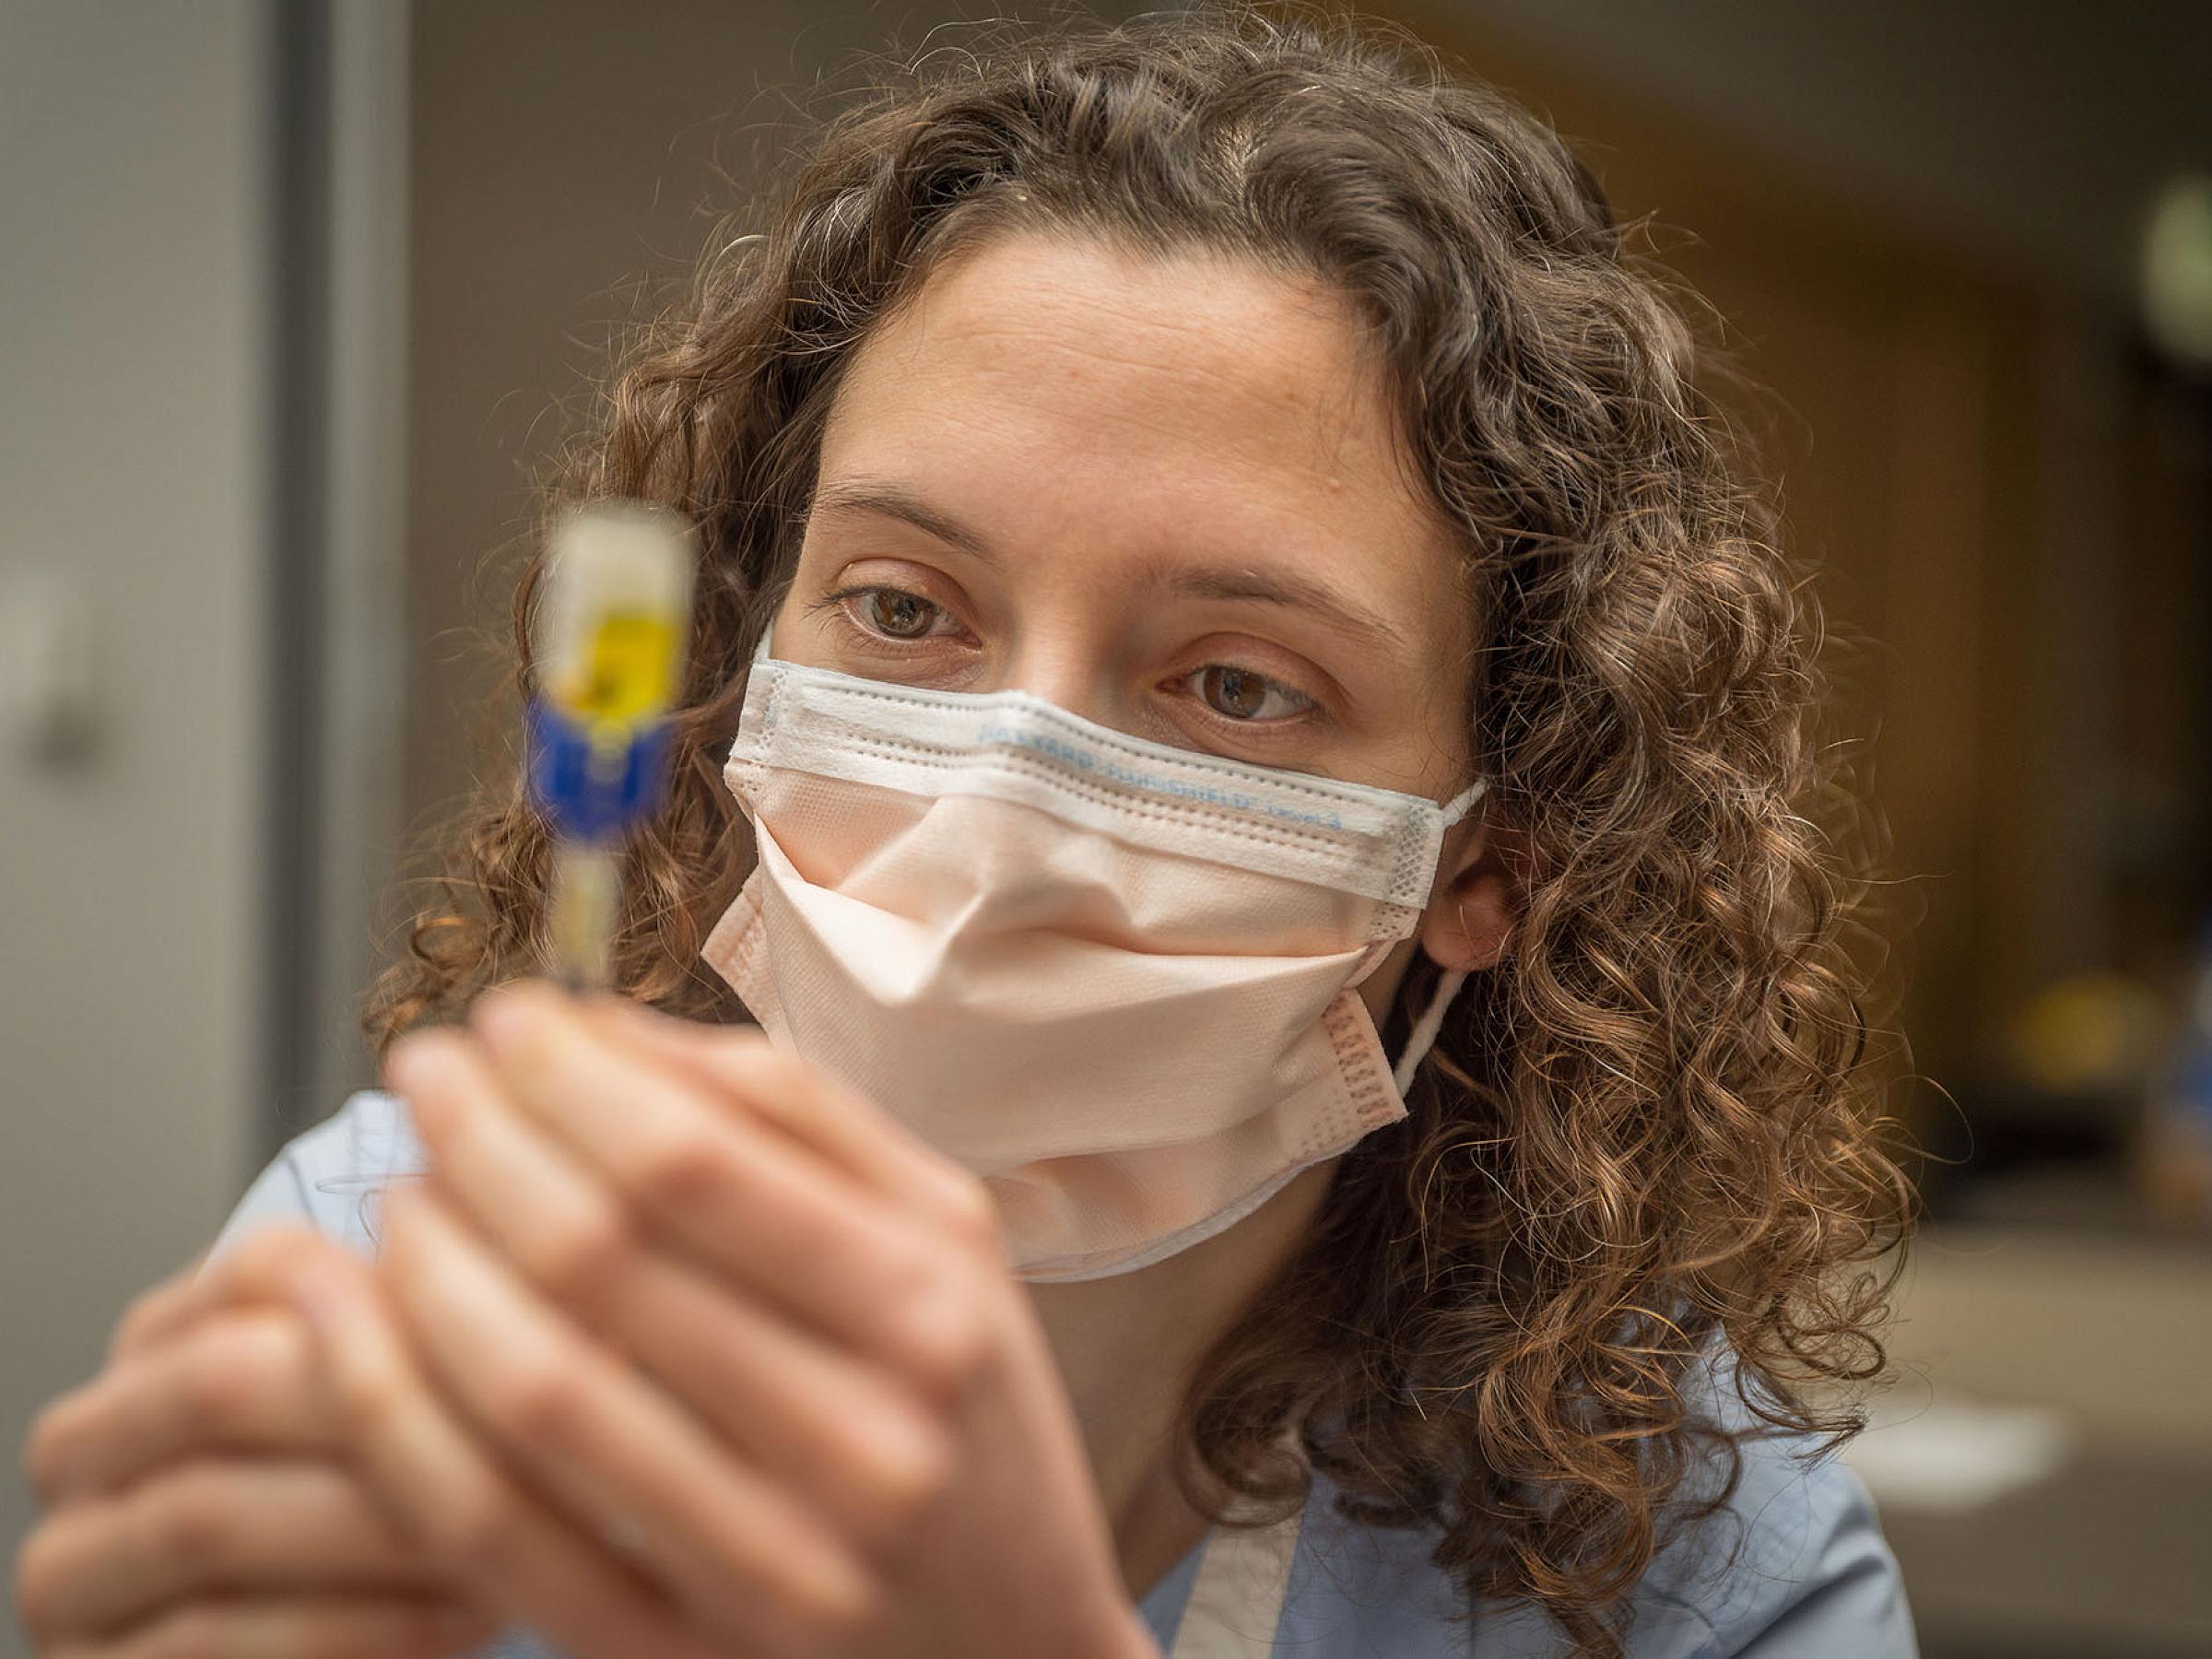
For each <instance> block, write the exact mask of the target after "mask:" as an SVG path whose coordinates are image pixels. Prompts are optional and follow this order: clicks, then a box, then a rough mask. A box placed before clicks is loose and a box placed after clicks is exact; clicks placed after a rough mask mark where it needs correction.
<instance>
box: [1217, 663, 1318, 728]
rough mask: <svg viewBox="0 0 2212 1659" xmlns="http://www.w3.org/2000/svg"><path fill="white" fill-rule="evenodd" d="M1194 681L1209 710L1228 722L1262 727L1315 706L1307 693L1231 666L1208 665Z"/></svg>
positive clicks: (1247, 669)
mask: <svg viewBox="0 0 2212 1659" xmlns="http://www.w3.org/2000/svg"><path fill="white" fill-rule="evenodd" d="M1192 678H1193V679H1194V680H1197V681H1198V682H1199V691H1198V695H1199V696H1200V697H1201V698H1203V699H1205V700H1206V707H1208V708H1209V709H1211V710H1213V711H1214V712H1215V713H1217V714H1219V715H1220V716H1222V717H1223V718H1224V719H1226V720H1232V721H1240V722H1243V721H1249V722H1253V723H1254V724H1259V723H1262V722H1264V721H1265V720H1271V719H1286V718H1288V717H1291V716H1294V715H1298V714H1302V713H1304V712H1306V711H1307V710H1309V709H1311V708H1312V707H1313V706H1314V705H1313V700H1312V698H1310V697H1308V696H1307V695H1306V694H1305V693H1304V692H1302V691H1294V690H1292V689H1291V688H1289V687H1288V686H1286V685H1283V684H1282V683H1281V682H1280V681H1277V680H1271V679H1269V678H1267V677H1266V676H1265V675H1261V674H1254V673H1253V671H1252V670H1251V669H1249V668H1239V667H1236V666H1234V665H1231V664H1228V663H1208V664H1207V665H1206V666H1205V667H1203V668H1201V669H1199V670H1198V672H1197V673H1195V674H1194V675H1193V676H1192Z"/></svg>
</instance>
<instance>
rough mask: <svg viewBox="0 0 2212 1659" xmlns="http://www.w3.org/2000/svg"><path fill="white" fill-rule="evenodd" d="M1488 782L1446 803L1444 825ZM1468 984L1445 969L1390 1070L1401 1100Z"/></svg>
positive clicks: (1459, 972)
mask: <svg viewBox="0 0 2212 1659" xmlns="http://www.w3.org/2000/svg"><path fill="white" fill-rule="evenodd" d="M1489 782H1490V781H1489V779H1488V778H1477V779H1476V780H1475V782H1472V783H1470V784H1468V785H1467V786H1466V788H1465V789H1463V790H1461V791H1460V792H1459V794H1455V795H1453V797H1452V798H1451V799H1450V800H1449V801H1447V802H1445V803H1444V823H1445V824H1446V825H1447V826H1450V825H1453V824H1456V823H1457V822H1459V820H1460V819H1461V818H1465V816H1466V813H1467V808H1468V807H1470V806H1474V805H1475V803H1476V802H1477V800H1479V799H1480V798H1481V796H1482V792H1483V791H1484V790H1485V789H1487V788H1488V787H1489ZM1466 982H1467V973H1466V970H1465V969H1464V968H1450V969H1446V970H1445V971H1444V976H1443V978H1441V979H1440V980H1438V981H1437V982H1436V989H1435V991H1434V992H1432V993H1431V994H1430V997H1429V1006H1428V1007H1426V1008H1425V1009H1423V1010H1422V1011H1421V1017H1420V1018H1418V1019H1417V1020H1416V1021H1414V1025H1413V1031H1412V1033H1411V1034H1410V1035H1409V1036H1407V1038H1406V1052H1405V1053H1402V1054H1400V1055H1399V1056H1398V1063H1397V1065H1394V1066H1393V1067H1391V1072H1390V1080H1391V1082H1392V1083H1393V1084H1394V1085H1395V1086H1396V1088H1397V1091H1398V1099H1400V1100H1404V1099H1405V1098H1406V1090H1407V1089H1408V1088H1412V1087H1413V1074H1414V1072H1415V1071H1416V1070H1417V1069H1418V1067H1419V1066H1420V1064H1421V1062H1422V1061H1423V1060H1425V1059H1427V1058H1428V1057H1429V1051H1430V1049H1432V1048H1434V1047H1435V1046H1436V1036H1437V1033H1438V1032H1439V1031H1441V1030H1443V1029H1444V1010H1445V1009H1447V1008H1449V1007H1450V1006H1452V999H1453V997H1455V996H1457V995H1458V994H1459V988H1460V987H1461V986H1462V985H1464V984H1465V983H1466Z"/></svg>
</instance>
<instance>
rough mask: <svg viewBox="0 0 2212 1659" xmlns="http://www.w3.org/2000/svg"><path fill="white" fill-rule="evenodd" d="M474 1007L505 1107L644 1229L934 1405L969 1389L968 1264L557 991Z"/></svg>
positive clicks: (967, 1258)
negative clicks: (606, 1189)
mask: <svg viewBox="0 0 2212 1659" xmlns="http://www.w3.org/2000/svg"><path fill="white" fill-rule="evenodd" d="M479 1008H480V1009H481V1012H480V1014H479V1015H478V1019H479V1022H480V1023H481V1025H482V1026H483V1027H484V1028H485V1030H486V1038H485V1046H486V1048H487V1049H488V1051H489V1053H490V1058H491V1065H492V1069H493V1070H494V1071H495V1072H496V1073H497V1075H498V1078H499V1081H500V1083H501V1084H502V1085H504V1089H505V1093H506V1095H507V1097H508V1098H509V1099H511V1100H513V1102H514V1103H515V1104H516V1106H518V1107H519V1108H520V1109H521V1110H522V1111H523V1112H524V1113H525V1114H526V1115H528V1116H529V1117H531V1118H533V1119H534V1120H535V1122H536V1123H538V1124H540V1125H541V1126H542V1127H543V1128H544V1129H545V1130H546V1131H547V1134H548V1135H552V1136H553V1137H554V1138H555V1139H556V1140H558V1141H559V1142H560V1143H561V1144H562V1145H563V1146H565V1147H568V1149H569V1150H570V1151H571V1153H573V1154H574V1155H575V1156H576V1157H577V1158H578V1159H579V1160H580V1161H581V1162H582V1163H583V1164H584V1165H585V1166H586V1167H587V1168H589V1169H591V1170H592V1171H594V1174H595V1175H596V1176H597V1177H598V1178H599V1179H600V1180H602V1181H604V1182H606V1183H607V1184H608V1185H610V1186H611V1187H612V1188H613V1189H614V1190H615V1191H616V1192H618V1193H619V1194H621V1195H622V1197H623V1199H624V1200H625V1202H626V1203H627V1204H628V1205H629V1209H630V1212H631V1213H632V1214H633V1215H635V1216H637V1217H639V1218H641V1221H642V1223H643V1224H644V1225H645V1226H646V1227H647V1228H649V1229H651V1230H653V1231H656V1232H660V1233H664V1234H665V1235H666V1236H668V1237H669V1238H670V1239H671V1240H672V1241H674V1242H676V1243H677V1244H678V1245H679V1246H680V1247H681V1249H682V1250H683V1251H684V1252H686V1253H688V1254H690V1255H692V1256H693V1257H694V1258H695V1259H697V1260H698V1261H699V1262H700V1263H701V1264H702V1265H705V1266H707V1267H708V1268H710V1269H712V1271H713V1272H715V1273H716V1274H718V1275H720V1276H721V1277H724V1278H726V1279H728V1280H729V1281H730V1282H732V1283H734V1284H736V1285H738V1286H740V1287H742V1288H746V1289H747V1290H749V1291H751V1292H752V1293H753V1294H755V1295H757V1296H759V1298H760V1299H761V1300H763V1301H764V1302H765V1303H767V1305H769V1306H770V1307H771V1308H775V1309H777V1310H779V1311H781V1312H783V1313H785V1314H787V1315H788V1316H789V1317H791V1318H793V1319H794V1320H796V1321H799V1322H800V1323H802V1324H806V1325H807V1326H809V1327H811V1328H815V1329H818V1330H821V1331H823V1332H825V1333H826V1334H827V1335H830V1337H832V1338H833V1339H835V1340H836V1341H838V1342H840V1343H842V1344H844V1345H845V1346H847V1347H850V1348H852V1349H853V1351H855V1352H856V1353H859V1354H862V1355H865V1356H869V1357H872V1358H875V1359H879V1360H881V1361H883V1362H884V1363H885V1364H886V1365H888V1367H890V1368H891V1369H892V1371H894V1372H895V1373H896V1374H898V1375H900V1376H901V1377H903V1378H906V1379H909V1380H911V1381H912V1382H914V1383H916V1384H917V1385H918V1386H920V1387H922V1388H924V1390H926V1391H928V1392H929V1393H931V1394H940V1395H941V1394H952V1393H955V1392H957V1390H958V1389H959V1386H960V1385H961V1384H962V1383H964V1382H965V1381H966V1379H967V1377H968V1375H969V1373H970V1371H971V1368H972V1366H973V1365H974V1364H975V1362H976V1361H977V1359H978V1358H979V1356H980V1355H981V1353H982V1351H983V1349H984V1347H985V1345H986V1338H987V1334H986V1333H985V1332H984V1331H983V1330H982V1328H981V1325H980V1322H979V1321H978V1320H977V1318H976V1317H975V1306H974V1303H975V1297H974V1286H973V1278H974V1275H975V1273H976V1271H977V1264H976V1262H975V1260H974V1258H973V1256H972V1255H970V1254H968V1253H965V1252H964V1251H963V1250H961V1249H959V1248H957V1247H955V1246H953V1245H951V1244H949V1243H948V1242H947V1241H945V1240H943V1239H941V1238H939V1237H937V1236H936V1235H935V1233H933V1232H932V1231H931V1230H930V1229H929V1228H928V1227H927V1226H926V1225H925V1224H924V1222H922V1221H921V1220H920V1219H919V1218H913V1217H910V1216H906V1215H902V1214H900V1212H899V1211H898V1210H896V1209H895V1208H893V1207H892V1206H890V1205H888V1204H887V1203H886V1202H885V1201H884V1199H883V1197H882V1195H881V1194H877V1193H876V1192H874V1191H873V1190H871V1189H870V1188H869V1187H868V1186H867V1185H866V1183H865V1182H862V1181H860V1180H859V1179H858V1178H856V1177H855V1176H853V1174H852V1173H851V1172H850V1171H845V1170H842V1169H840V1168H836V1167H834V1166H832V1165H830V1163H828V1162H826V1161H825V1160H824V1159H821V1158H819V1157H818V1156H815V1155H814V1154H812V1153H811V1152H808V1151H806V1150H805V1149H804V1148H802V1147H797V1146H794V1144H792V1142H791V1141H790V1140H789V1139H788V1138H787V1137H785V1136H782V1135H775V1134H771V1133H770V1132H769V1131H768V1130H767V1129H766V1127H765V1126H764V1125H763V1124H760V1123H759V1121H758V1120H757V1119H756V1118H755V1117H754V1116H753V1115H752V1114H751V1113H749V1112H745V1111H741V1110H732V1109H731V1108H730V1107H729V1106H728V1105H727V1104H723V1103H718V1102H717V1100H715V1099H714V1098H713V1097H711V1096H709V1095H708V1094H707V1093H706V1092H705V1091H704V1090H703V1089H702V1088H700V1086H699V1085H698V1084H696V1083H693V1082H690V1081H688V1080H687V1079H685V1078H684V1077H680V1076H678V1075H677V1074H676V1073H675V1072H673V1071H671V1070H667V1069H665V1068H663V1067H662V1066H660V1065H657V1064H655V1065H640V1064H639V1063H638V1061H637V1059H636V1057H635V1056H633V1055H631V1054H629V1053H626V1052H624V1051H623V1050H621V1049H619V1048H618V1047H616V1046H615V1045H613V1044H612V1043H611V1042H609V1041H608V1040H607V1039H606V1037H605V1036H603V1035H602V1034H600V1033H599V1032H598V1031H596V1030H593V1029H591V1028H590V1027H589V1026H588V1025H587V1024H586V1022H584V1021H582V1020H581V1019H579V1018H574V1016H573V1013H572V1004H571V1003H570V1002H569V1000H568V999H566V998H563V997H562V996H561V995H560V994H559V993H558V992H556V991H553V990H551V989H550V988H548V987H542V986H511V987H506V988H504V989H503V990H502V992H501V994H500V997H499V998H498V999H497V1000H496V1001H495V1000H492V999H489V998H486V999H479ZM464 1041H466V1039H465V1038H463V1037H461V1036H460V1035H459V1034H457V1033H451V1032H442V1033H434V1034H433V1033H425V1034H424V1039H423V1041H422V1042H421V1043H420V1044H419V1045H417V1046H414V1047H412V1048H411V1049H410V1052H409V1053H408V1055H407V1060H408V1061H409V1062H418V1061H420V1060H421V1059H422V1058H424V1057H425V1056H426V1055H429V1054H431V1053H441V1054H450V1053H451V1052H452V1049H453V1044H455V1043H456V1042H464ZM394 1069H395V1072H398V1073H399V1074H400V1077H401V1087H402V1088H403V1089H405V1088H411V1087H412V1086H413V1084H412V1081H411V1080H414V1079H418V1078H419V1077H420V1074H419V1072H418V1070H417V1069H416V1067H415V1066H414V1065H407V1066H406V1068H405V1069H404V1070H403V1069H402V1067H401V1061H400V1056H399V1055H398V1054H397V1053H395V1054H394ZM411 1098H412V1096H411V1095H410V1099H411Z"/></svg>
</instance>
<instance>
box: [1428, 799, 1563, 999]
mask: <svg viewBox="0 0 2212 1659" xmlns="http://www.w3.org/2000/svg"><path fill="white" fill-rule="evenodd" d="M1537 864H1538V860H1537V857H1536V851H1535V841H1534V840H1533V839H1532V838H1531V837H1530V836H1529V834H1528V832H1527V831H1526V830H1517V829H1514V828H1513V827H1512V826H1511V825H1507V824H1497V823H1492V822H1490V821H1489V820H1488V819H1487V818H1485V819H1482V820H1480V821H1478V822H1477V824H1476V826H1475V829H1474V830H1473V832H1472V833H1471V834H1470V835H1469V836H1468V837H1467V841H1466V844H1465V846H1464V847H1463V848H1462V849H1461V850H1460V852H1459V853H1458V855H1457V857H1456V858H1455V859H1453V861H1452V863H1451V864H1450V865H1448V866H1447V867H1448V868H1449V869H1450V870H1451V875H1450V876H1449V877H1448V878H1447V879H1446V880H1445V881H1444V883H1443V885H1442V887H1441V890H1439V892H1438V893H1437V895H1436V897H1435V898H1434V899H1432V900H1430V904H1429V909H1428V912H1426V913H1425V914H1424V915H1423V916H1422V918H1421V929H1420V940H1421V947H1422V948H1423V949H1425V950H1426V951H1428V953H1429V954H1430V956H1431V957H1433V958H1435V959H1436V960H1437V962H1438V963H1439V964H1440V965H1441V966H1442V967H1445V968H1450V969H1458V970H1460V971H1463V972H1468V973H1472V972H1474V971H1477V969H1482V968H1489V967H1493V966H1495V965H1496V963H1497V961H1498V959H1499V958H1500V957H1502V956H1503V955H1505V953H1506V951H1507V950H1508V949H1509V948H1510V947H1512V937H1513V932H1514V930H1515V928H1517V927H1518V926H1519V925H1520V922H1521V917H1522V915H1523V913H1524V912H1525V911H1526V909H1527V904H1528V890H1529V888H1530V887H1531V886H1532V885H1533V884H1534V882H1535V878H1536V876H1537V875H1538V873H1539V872H1538V870H1537Z"/></svg>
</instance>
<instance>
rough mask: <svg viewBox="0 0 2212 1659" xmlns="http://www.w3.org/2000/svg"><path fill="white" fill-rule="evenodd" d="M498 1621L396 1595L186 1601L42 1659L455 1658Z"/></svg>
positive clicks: (494, 1631) (495, 1629) (493, 1630)
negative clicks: (212, 1657)
mask: <svg viewBox="0 0 2212 1659" xmlns="http://www.w3.org/2000/svg"><path fill="white" fill-rule="evenodd" d="M499 1630H500V1621H499V1620H498V1619H497V1618H492V1617H491V1616H489V1615H488V1614H485V1613H481V1612H477V1611H475V1610H473V1609H471V1608H468V1607H464V1606H459V1605H457V1604H454V1603H452V1602H444V1601H435V1600H419V1599H407V1598H403V1597H391V1596H348V1595H324V1594H318V1595H296V1596H281V1595H275V1596H228V1597H221V1598H218V1599H212V1600H208V1601H195V1602H188V1603H185V1604H183V1605H182V1606H176V1607H173V1608H171V1609H170V1610H168V1611H167V1612H164V1613H161V1614H158V1615H157V1616H156V1617H155V1618H152V1619H149V1620H148V1621H147V1623H145V1624H143V1625H138V1626H135V1627H134V1628H133V1629H132V1630H129V1631H128V1632H126V1633H124V1634H123V1635H120V1636H117V1637H115V1638H113V1639H112V1640H96V1641H88V1642H78V1641H65V1642H62V1643H60V1644H58V1645H56V1646H54V1647H52V1648H49V1649H48V1650H47V1651H46V1655H45V1659H204V1656H205V1655H207V1654H211V1653H219V1654H221V1655H222V1656H223V1659H453V1656H455V1655H459V1654H465V1653H472V1652H474V1651H475V1650H476V1649H477V1648H479V1647H482V1646H483V1645H484V1644H485V1643H486V1642H488V1641H490V1640H491V1639H492V1638H493V1637H494V1636H496V1635H498V1634H499Z"/></svg>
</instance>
